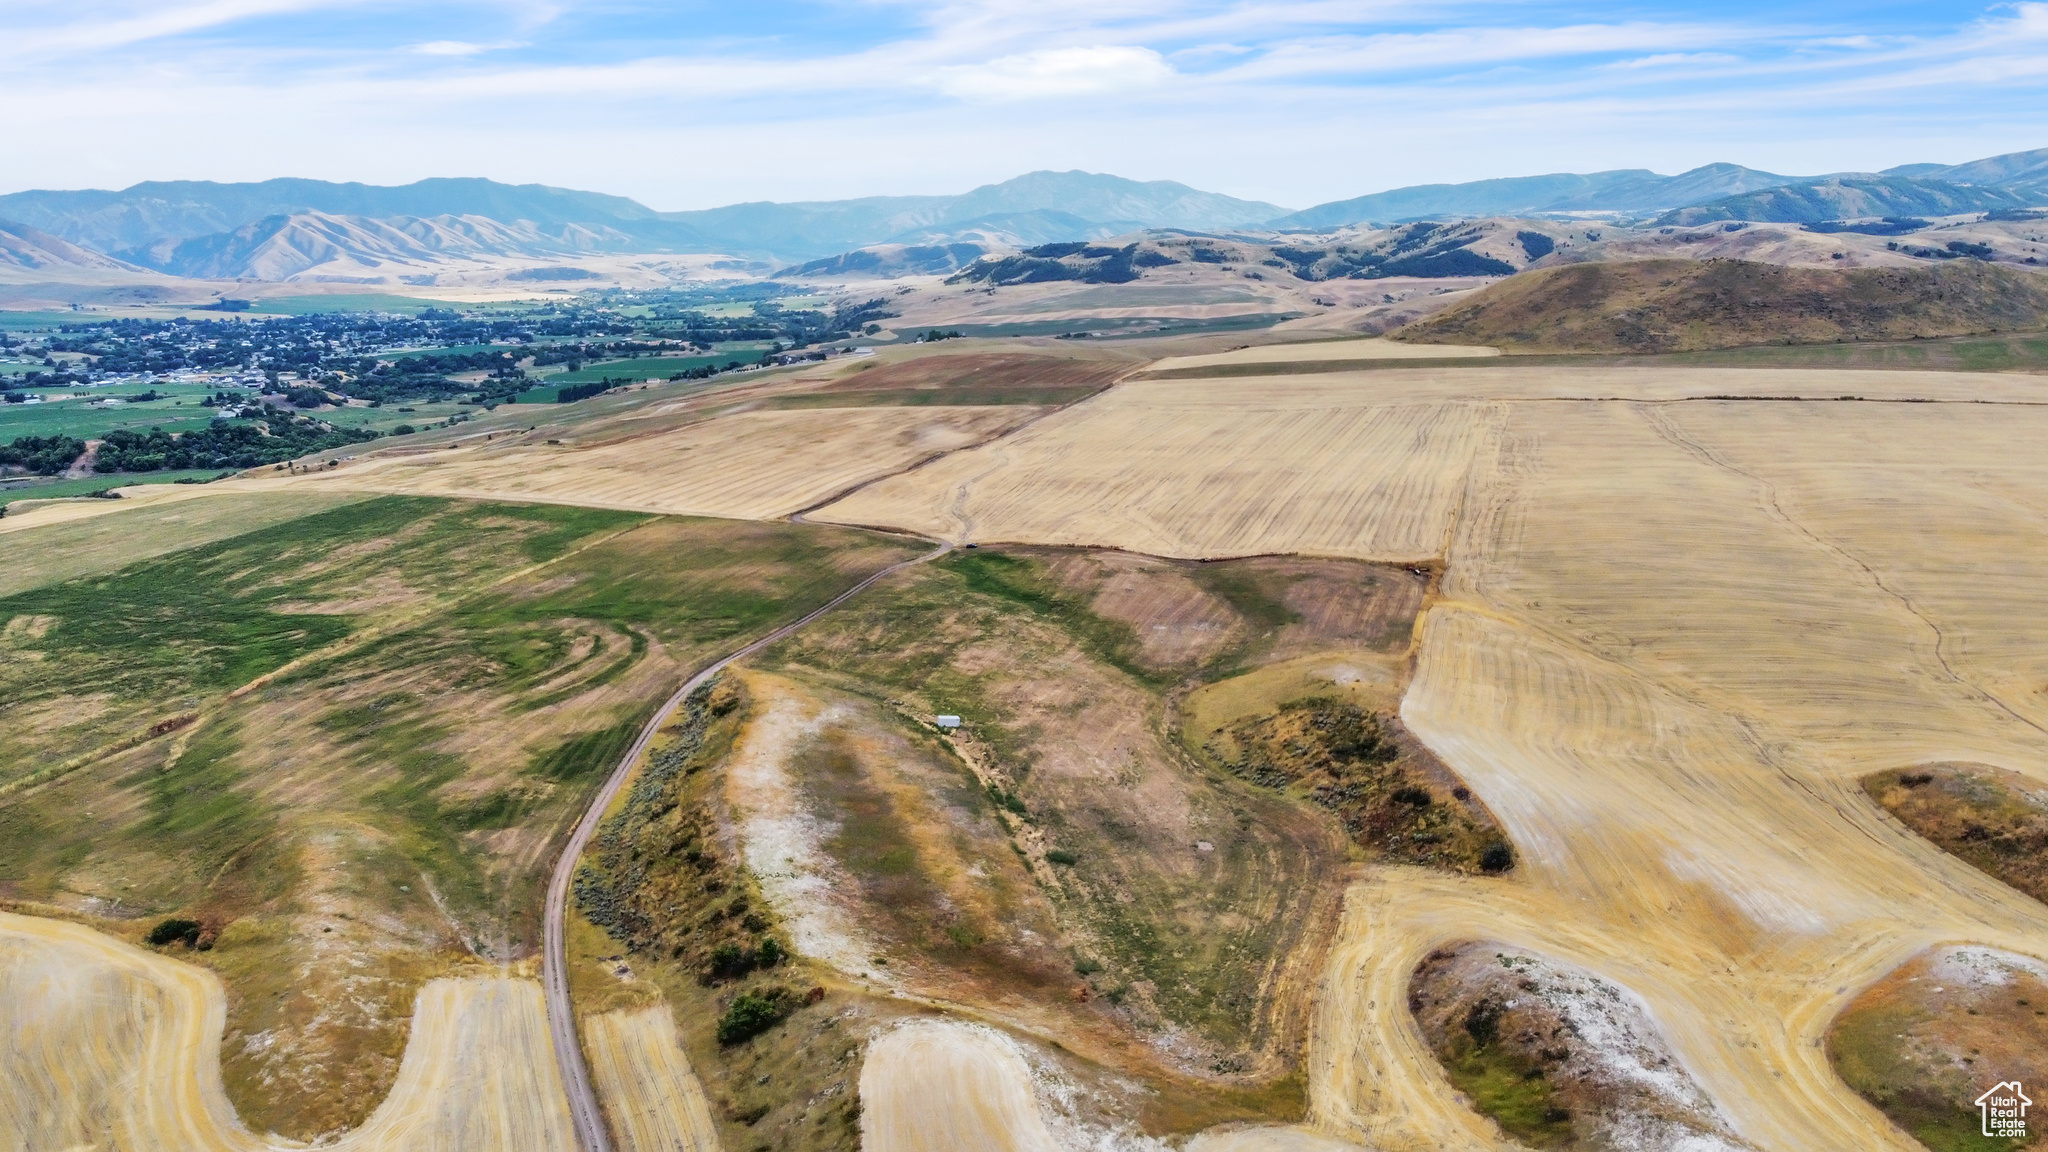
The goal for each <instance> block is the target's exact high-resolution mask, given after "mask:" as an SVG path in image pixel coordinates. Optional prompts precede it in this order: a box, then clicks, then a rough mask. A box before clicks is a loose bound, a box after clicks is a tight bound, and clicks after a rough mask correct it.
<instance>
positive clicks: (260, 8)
mask: <svg viewBox="0 0 2048 1152" xmlns="http://www.w3.org/2000/svg"><path fill="white" fill-rule="evenodd" d="M341 2H344V0H208V2H206V3H201V4H154V5H147V6H137V7H140V8H141V10H140V11H135V10H134V9H133V8H130V7H129V6H127V5H107V4H98V5H91V4H89V5H86V6H85V11H84V12H83V13H81V12H79V11H78V10H77V9H70V10H69V12H70V14H71V15H73V16H74V17H78V16H83V18H82V19H81V18H74V19H71V20H69V21H66V22H62V23H58V24H55V25H51V26H46V27H43V28H38V29H21V28H17V29H15V30H13V31H12V32H11V33H10V35H9V36H8V42H9V43H8V47H9V50H10V51H11V52H64V51H74V52H75V51H92V50H95V49H107V48H120V47H125V46H127V45H130V44H139V43H142V42H144V41H148V40H160V39H163V38H164V37H167V36H178V35H183V34H185V33H188V32H198V31H203V30H205V29H207V28H214V27H218V26H220V25H223V24H231V23H234V22H235V21H237V20H247V19H250V18H252V17H257V16H274V15H279V14H281V13H289V12H301V11H305V10H307V9H312V8H320V7H325V6H331V5H333V4H336V3H341ZM109 8H113V9H116V10H117V11H118V10H122V9H126V10H129V11H135V14H133V15H118V14H114V13H110V12H109V11H108V9H109Z"/></svg>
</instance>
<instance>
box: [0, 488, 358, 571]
mask: <svg viewBox="0 0 2048 1152" xmlns="http://www.w3.org/2000/svg"><path fill="white" fill-rule="evenodd" d="M361 498H362V497H360V496H355V495H347V494H340V493H337V494H334V495H313V494H310V493H308V494H303V495H300V494H283V493H272V492H251V491H248V490H247V489H246V487H245V488H244V489H242V490H238V491H235V492H231V493H229V494H227V495H223V496H218V497H215V498H213V499H208V500H179V501H171V502H169V503H162V504H144V505H142V506H140V507H130V506H128V502H127V501H122V500H115V501H98V500H96V501H94V502H93V504H94V505H95V506H99V507H105V509H106V512H105V514H104V515H99V516H94V517H87V518H79V519H71V520H63V521H58V522H54V523H47V522H45V521H44V520H43V519H41V518H38V519H33V520H32V519H28V518H22V519H21V521H20V522H21V524H22V525H23V528H22V529H16V530H15V531H12V532H9V533H8V534H7V536H6V537H5V539H6V545H5V547H6V549H7V564H6V565H5V566H4V567H0V596H8V595H12V594H14V593H16V592H23V591H26V590H28V589H30V588H36V587H40V586H42V585H44V584H55V583H58V582H60V581H64V580H76V579H78V578H79V577H81V576H92V575H97V574H98V573H101V572H111V571H113V570H114V569H117V568H124V567H126V566H128V565H130V564H133V563H135V562H136V561H138V560H147V559H149V558H150V557H152V556H161V555H164V554H165V553H167V552H176V551H179V550H180V549H184V548H193V547H197V546H198V545H201V544H210V543H212V542H213V541H215V540H223V539H226V538H227V537H229V536H239V535H241V534H242V533H244V532H253V531H255V530H256V529H258V528H263V527H267V526H269V525H271V524H276V523H280V522H282V521H285V520H295V519H297V518H299V517H301V516H310V515H312V514H313V513H315V512H320V511H324V510H326V509H328V508H333V507H336V506H337V505H340V504H345V503H348V502H350V501H352V500H359V499H361ZM89 510H90V509H89ZM14 522H15V518H12V517H10V518H9V519H8V520H6V521H0V523H7V524H13V523H14ZM38 525H40V526H38Z"/></svg>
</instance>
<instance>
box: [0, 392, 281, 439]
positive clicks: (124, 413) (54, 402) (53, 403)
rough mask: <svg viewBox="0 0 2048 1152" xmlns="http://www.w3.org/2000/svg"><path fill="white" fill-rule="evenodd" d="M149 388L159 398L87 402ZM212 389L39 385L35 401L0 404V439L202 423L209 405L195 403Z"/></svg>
mask: <svg viewBox="0 0 2048 1152" xmlns="http://www.w3.org/2000/svg"><path fill="white" fill-rule="evenodd" d="M152 390H154V391H155V392H157V393H158V394H160V395H162V396H163V397H164V399H161V400H151V401H148V402H147V403H142V404H123V405H121V406H120V407H118V408H93V407H89V406H88V401H91V400H99V399H104V398H106V397H110V396H135V395H139V394H141V393H144V392H149V391H152ZM216 391H219V389H218V388H216V387H214V386H212V385H204V384H124V385H121V386H119V387H112V388H94V389H92V390H90V391H84V390H72V389H65V390H63V391H45V392H44V393H43V395H45V396H48V397H49V399H48V400H46V401H44V402H43V403H41V404H0V443H5V442H8V441H11V440H13V439H14V438H15V437H17V436H76V437H78V438H79V439H81V440H87V439H91V438H93V437H96V436H101V435H104V434H105V433H108V432H112V431H114V430H116V429H120V428H126V429H130V430H133V431H138V432H146V431H148V430H149V429H151V428H162V429H163V430H164V431H166V432H182V431H184V430H186V429H189V428H204V427H206V425H207V424H208V423H210V422H211V421H212V420H213V412H214V410H213V409H211V408H202V407H200V406H199V401H200V400H202V399H204V398H205V397H206V396H208V395H209V394H211V393H213V392H216ZM229 391H231V392H233V393H234V394H236V395H237V396H240V395H245V394H246V393H245V392H244V391H243V390H242V389H239V388H234V389H229Z"/></svg>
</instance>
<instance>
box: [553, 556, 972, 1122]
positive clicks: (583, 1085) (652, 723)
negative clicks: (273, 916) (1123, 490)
mask: <svg viewBox="0 0 2048 1152" xmlns="http://www.w3.org/2000/svg"><path fill="white" fill-rule="evenodd" d="M952 550H953V546H952V545H951V544H940V545H939V546H938V547H936V548H934V549H933V550H932V551H930V552H927V553H925V554H924V555H922V556H918V557H915V558H914V559H910V560H905V561H903V562H902V563H900V564H892V565H890V566H889V567H887V568H884V569H882V570H881V571H879V572H876V573H875V574H874V575H872V576H869V577H868V578H867V579H865V580H862V581H861V582H860V583H858V584H855V585H854V586H853V587H851V588H848V589H847V590H846V591H844V592H841V593H840V594H839V595H837V596H834V597H833V598H832V599H831V600H830V601H828V602H827V603H825V604H824V605H822V606H820V607H819V608H817V609H815V610H813V611H812V612H810V613H809V614H808V615H805V616H804V617H803V618H802V619H800V620H795V621H792V622H790V623H788V624H785V625H783V626H782V627H780V628H777V629H776V630H775V631H773V632H770V633H768V634H767V635H766V636H763V637H761V638H760V639H758V640H755V641H754V642H753V643H751V644H748V645H747V646H746V647H744V648H741V649H740V650H738V651H737V652H734V653H732V654H731V655H729V656H726V657H724V658H723V659H721V660H718V661H716V662H715V663H712V664H710V665H708V666H707V667H705V668H704V669H703V670H702V671H700V672H698V673H697V674H696V675H694V676H692V677H690V678H689V679H688V680H687V681H685V682H684V683H683V686H682V687H680V688H678V689H676V691H675V694H674V695H672V696H670V697H669V698H668V700H667V701H666V702H665V703H663V704H662V706H661V708H660V709H658V710H657V711H656V712H655V713H654V715H653V716H652V717H650V718H649V719H648V721H647V726H646V727H644V728H642V729H641V730H640V738H639V739H637V740H635V741H634V742H633V746H632V747H631V748H628V749H627V750H626V754H625V755H624V756H623V757H621V758H620V759H619V766H618V767H617V768H614V769H613V770H612V774H611V777H610V778H609V779H607V780H606V781H605V783H604V787H603V788H600V789H598V793H597V795H596V796H595V797H594V798H592V800H591V802H590V808H589V809H588V810H587V811H585V812H584V813H583V819H582V820H580V821H578V822H577V824H576V830H575V831H574V832H572V833H571V834H570V836H569V842H568V844H567V845H565V846H564V847H563V849H562V856H561V859H560V860H558V861H557V862H556V864H555V873H554V877H553V878H552V879H551V880H550V881H549V883H548V903H547V912H546V923H547V933H546V942H545V945H544V948H543V951H542V961H541V983H542V986H543V987H544V988H545V989H546V990H547V1002H548V1028H549V1030H550V1031H551V1032H552V1033H553V1034H554V1042H555V1059H556V1061H557V1062H558V1063H559V1064H560V1066H561V1071H562V1085H563V1087H564V1088H565V1089H566V1090H567V1091H568V1094H569V1114H570V1116H571V1117H572V1118H573V1119H574V1121H575V1125H576V1141H577V1144H578V1146H579V1147H581V1148H582V1150H583V1152H612V1141H611V1136H610V1133H609V1131H608V1130H607V1129H606V1128H605V1123H604V1115H603V1112H602V1111H601V1110H600V1109H599V1107H598V1101H597V1093H596V1092H595V1091H593V1090H592V1088H591V1085H590V1069H589V1066H588V1064H587V1063H586V1062H585V1061H584V1059H583V1048H582V1045H581V1043H580V1042H579V1040H578V1037H577V1034H576V1009H575V1005H574V1004H573V1003H571V1001H570V999H569V966H568V956H567V951H566V946H565V943H564V937H565V933H564V927H563V918H564V917H565V916H566V915H567V913H568V909H569V890H570V887H571V883H572V881H573V880H574V879H575V875H576V862H577V860H578V859H580V858H581V857H582V855H583V849H584V847H585V846H586V845H588V844H589V843H590V838H591V837H592V836H593V835H595V834H596V833H597V826H598V824H599V823H600V822H602V821H603V819H604V813H605V809H606V808H609V807H610V806H611V803H612V800H613V799H615V798H616V797H617V796H618V794H619V789H621V788H623V787H624V786H625V784H626V780H627V778H629V777H630V776H631V775H632V774H633V766H634V765H635V764H638V763H639V762H640V757H641V756H642V755H644V754H645V753H646V751H647V745H648V744H649V743H651V742H652V741H653V740H654V734H655V733H656V732H657V731H659V730H660V728H661V725H662V723H663V722H664V721H666V720H667V719H668V717H669V714H670V713H672V712H674V711H675V710H676V709H677V708H678V707H681V706H682V703H683V700H684V699H685V698H687V697H688V696H689V695H690V693H692V692H695V691H696V690H697V689H698V687H699V686H701V685H703V684H704V683H706V682H708V681H709V680H710V679H711V678H712V677H714V676H716V675H718V674H719V673H720V672H723V671H724V670H725V668H726V666H727V665H729V664H731V663H732V662H733V661H735V660H740V659H744V658H746V657H748V656H751V655H753V654H754V653H756V652H759V651H760V650H761V649H763V648H766V647H767V646H769V645H770V644H773V643H775V642H776V641H778V640H780V639H782V638H783V637H785V636H788V635H789V634H790V633H792V632H795V631H796V630H797V629H799V628H802V627H803V626H804V625H806V624H809V623H810V622H811V621H813V620H816V619H817V618H818V617H820V616H823V615H824V614H826V613H827V612H830V611H832V610H833V609H834V608H837V607H839V606H840V605H841V604H844V603H846V602H847V601H848V600H851V599H852V598H853V597H855V596H857V595H859V594H860V593H861V592H862V591H863V590H865V589H866V588H867V587H868V586H869V585H871V584H873V583H875V582H876V581H877V580H880V579H882V578H884V577H886V576H889V575H890V574H892V573H895V572H899V571H901V570H903V569H905V568H909V567H911V566H913V565H917V564H923V563H926V562H927V561H931V560H936V559H938V558H939V557H941V556H943V555H945V554H946V553H948V552H951V551H952Z"/></svg>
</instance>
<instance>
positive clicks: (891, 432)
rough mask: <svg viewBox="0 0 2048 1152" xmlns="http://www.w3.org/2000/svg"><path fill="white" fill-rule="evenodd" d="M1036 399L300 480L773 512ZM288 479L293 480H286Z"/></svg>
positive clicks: (318, 485) (748, 415)
mask: <svg viewBox="0 0 2048 1152" xmlns="http://www.w3.org/2000/svg"><path fill="white" fill-rule="evenodd" d="M1034 413H1035V410H1034V409H1032V408H1030V407H1027V406H1011V407H983V408H951V407H916V408H900V407H872V408H860V409H857V410H835V411H792V412H766V411H755V412H735V413H732V414H730V415H726V416H721V417H718V418H716V419H712V420H706V421H702V422H699V423H694V424H688V425H685V426H683V427H681V428H676V429H672V430H665V431H657V432H652V433H649V434H635V433H633V432H632V431H630V430H626V431H624V432H622V433H619V434H617V438H609V439H606V440H604V441H602V442H598V443H590V444H581V445H564V446H558V447H551V446H549V445H546V444H539V445H536V444H532V443H529V442H524V441H517V442H515V441H507V442H505V443H503V444H498V445H493V444H480V445H477V446H473V447H466V448H459V449H453V450H450V451H447V452H440V453H432V454H426V455H408V456H396V455H386V456H378V457H366V458H364V459H363V460H360V461H357V462H355V463H353V464H351V465H347V466H344V467H342V468H340V469H337V470H335V471H331V472H324V473H320V474H317V475H313V476H308V477H305V478H303V479H302V480H300V481H299V482H298V483H299V484H300V486H302V487H310V488H312V489H313V490H315V491H323V492H324V491H368V492H405V493H414V494H421V495H440V496H458V495H459V496H468V497H478V498H496V499H513V500H532V501H543V502H547V503H553V504H578V505H582V506H585V507H593V508H617V509H625V510H631V511H641V512H669V513H682V514H688V515H698V516H726V517H737V518H742V519H771V518H774V517H779V516H786V515H788V514H790V513H792V512H795V511H798V510H800V509H802V508H804V507H807V506H809V505H811V504H814V503H816V502H818V501H820V500H823V499H825V498H827V497H829V496H831V495H832V494H833V493H835V492H840V491H843V490H845V489H847V488H850V487H852V486H853V485H856V484H859V483H860V482H862V481H864V480H869V479H873V478H874V477H876V476H882V475H886V474H888V473H891V472H895V471H898V470H900V469H903V468H906V467H908V466H910V465H912V464H915V463H917V462H918V461H920V460H923V459H926V458H927V457H930V456H934V455H937V454H939V453H942V452H946V451H950V450H953V449H957V448H961V447H964V446H966V445H969V444H973V443H975V442H976V441H979V440H982V439H985V438H987V437H989V436H992V435H994V434H996V433H998V432H1001V431H1002V430H1004V429H1006V428H1009V427H1012V426H1014V425H1015V424H1017V423H1019V422H1020V421H1023V420H1026V419H1029V418H1030V417H1031V416H1032V415H1033V414H1034ZM287 483H289V482H287Z"/></svg>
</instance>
